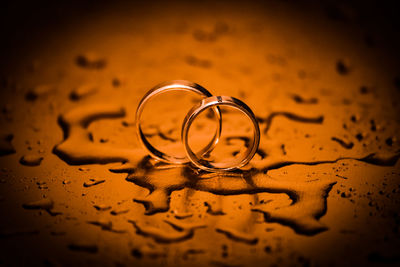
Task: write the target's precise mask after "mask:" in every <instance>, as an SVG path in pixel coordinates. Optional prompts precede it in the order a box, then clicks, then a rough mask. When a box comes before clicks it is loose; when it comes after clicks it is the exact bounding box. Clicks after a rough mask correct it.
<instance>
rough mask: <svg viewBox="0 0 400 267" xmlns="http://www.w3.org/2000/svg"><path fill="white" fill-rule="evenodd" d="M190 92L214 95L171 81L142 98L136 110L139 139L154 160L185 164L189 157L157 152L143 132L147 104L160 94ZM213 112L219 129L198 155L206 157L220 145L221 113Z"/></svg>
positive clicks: (190, 83) (183, 81)
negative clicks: (142, 120)
mask: <svg viewBox="0 0 400 267" xmlns="http://www.w3.org/2000/svg"><path fill="white" fill-rule="evenodd" d="M182 90H183V91H189V92H194V93H196V94H198V95H200V96H202V97H204V98H207V97H210V96H212V94H211V93H210V92H209V91H208V90H207V89H205V88H204V87H202V86H200V85H198V84H196V83H192V82H189V81H185V80H174V81H169V82H165V83H162V84H159V85H157V86H155V87H153V88H152V89H151V90H150V91H148V92H147V93H146V95H145V96H144V97H143V98H142V100H141V101H140V102H139V105H138V108H137V110H136V131H137V134H138V137H139V140H140V142H141V144H142V145H143V146H144V148H145V149H147V150H148V151H149V153H150V155H151V156H152V157H153V158H156V159H158V160H160V161H163V162H168V163H173V164H184V163H188V162H189V159H188V158H187V157H178V156H173V155H167V154H166V153H164V152H161V151H159V150H157V149H156V148H155V147H154V146H153V145H152V144H150V142H149V141H148V140H147V138H146V136H145V134H144V133H143V131H142V128H141V125H140V123H141V115H142V112H143V110H144V107H145V106H146V103H147V102H148V101H149V100H150V99H151V98H152V97H154V96H157V95H159V94H163V93H165V92H169V91H182ZM213 111H214V113H215V117H216V119H217V128H216V131H215V134H214V136H213V138H212V139H211V141H210V143H208V145H207V146H205V147H204V148H203V149H202V150H201V151H199V152H197V154H198V155H201V156H202V155H204V154H206V153H208V152H210V151H212V149H213V148H214V147H215V146H216V144H217V143H218V140H219V137H220V135H221V121H222V119H221V112H220V110H219V108H218V107H215V108H213Z"/></svg>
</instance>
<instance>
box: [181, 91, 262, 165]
mask: <svg viewBox="0 0 400 267" xmlns="http://www.w3.org/2000/svg"><path fill="white" fill-rule="evenodd" d="M217 106H230V107H233V108H235V109H238V110H239V111H241V112H242V113H244V114H245V115H246V116H247V117H249V118H250V120H251V121H252V123H253V126H254V129H253V138H252V140H250V144H249V146H248V148H247V150H246V152H245V154H244V156H243V157H241V158H239V159H237V160H234V161H232V162H229V163H214V164H213V163H211V162H209V161H207V160H204V159H201V158H199V157H198V156H197V155H196V154H195V153H194V152H193V151H192V150H191V148H190V146H189V143H188V135H189V129H190V126H191V125H192V123H193V121H194V120H195V119H196V117H197V116H198V115H199V114H200V113H201V112H203V111H204V110H206V109H208V108H215V107H217ZM182 142H183V145H184V147H185V151H186V155H187V157H188V158H189V159H190V161H191V162H192V163H193V164H194V165H195V166H196V167H198V168H200V169H203V170H207V171H211V172H218V171H228V170H233V169H237V168H240V167H243V166H244V165H246V164H247V163H248V162H249V161H250V160H251V159H252V158H253V156H254V154H255V153H256V152H257V149H258V145H259V143H260V128H259V126H258V122H257V119H256V117H255V116H254V113H253V112H252V111H251V109H250V108H249V107H248V106H247V105H246V104H245V103H243V102H242V101H240V100H239V99H236V98H234V97H229V96H211V97H208V98H206V99H203V100H202V101H201V102H200V103H199V104H197V105H195V106H194V107H193V108H192V109H191V110H190V111H189V112H188V114H187V115H186V117H185V120H184V121H183V125H182Z"/></svg>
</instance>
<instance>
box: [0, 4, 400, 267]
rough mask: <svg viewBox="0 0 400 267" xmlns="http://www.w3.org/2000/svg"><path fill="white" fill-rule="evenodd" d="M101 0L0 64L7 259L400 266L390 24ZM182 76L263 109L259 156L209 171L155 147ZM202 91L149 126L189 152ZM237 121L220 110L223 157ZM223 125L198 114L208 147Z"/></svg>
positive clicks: (1, 206)
mask: <svg viewBox="0 0 400 267" xmlns="http://www.w3.org/2000/svg"><path fill="white" fill-rule="evenodd" d="M296 5H298V6H296ZM105 6H106V5H105ZM100 7H101V8H97V9H93V12H91V13H90V15H89V13H85V14H87V15H86V16H78V15H79V14H81V13H77V14H76V16H74V19H73V20H72V17H71V20H69V23H65V24H62V25H57V26H56V27H55V28H57V31H43V34H42V35H43V36H45V37H43V39H40V40H36V39H35V43H34V44H33V43H32V46H31V47H30V49H28V50H26V49H23V48H24V47H25V46H26V45H24V46H22V45H21V47H20V48H18V47H17V48H15V50H10V51H18V50H20V51H25V52H24V53H22V52H21V53H20V54H19V55H18V56H17V55H15V54H12V53H10V54H9V55H8V56H7V59H8V58H10V60H9V62H8V61H7V63H8V65H7V66H6V65H3V66H2V73H1V74H2V76H1V78H2V81H3V82H2V90H1V94H2V98H1V101H0V103H1V110H2V113H1V116H0V120H1V135H0V166H1V169H0V175H1V177H0V210H1V212H2V214H3V215H2V220H1V222H0V244H1V253H0V264H5V265H22V264H25V265H26V264H32V265H56V266H57V265H61V266H64V265H66V266H69V265H83V266H86V265H104V266H125V265H126V266H129V265H135V266H145V265H151V266H161V265H164V266H188V265H191V266H254V265H257V266H258V265H265V266H276V265H278V266H292V265H304V266H309V265H312V266H327V265H329V266H336V265H342V264H344V265H349V264H362V265H369V264H371V265H372V264H382V263H393V264H396V263H398V262H399V260H400V259H399V257H398V255H397V254H396V253H397V249H396V248H398V245H399V224H400V221H399V217H398V205H399V192H400V183H399V175H400V169H399V164H400V163H399V158H400V142H399V135H398V133H399V128H400V127H399V125H400V124H399V119H398V114H399V108H400V107H399V102H398V101H399V100H398V99H400V98H399V87H400V86H399V83H398V81H397V80H398V78H396V77H398V76H397V75H398V73H397V72H396V70H397V69H398V68H395V67H392V66H395V64H398V63H397V61H396V57H395V55H394V54H393V53H392V50H390V49H389V48H386V45H387V44H388V43H387V42H386V41H383V40H386V39H385V38H389V37H390V35H389V37H388V36H387V35H386V34H387V33H382V32H379V31H375V30H374V28H373V27H369V25H368V24H366V25H364V26H363V27H364V28H362V29H360V28H359V27H358V26H359V24H358V23H359V20H358V19H359V16H361V15H360V14H361V13H362V10H358V9H354V8H352V6H351V5H350V6H346V5H345V4H343V5H338V6H336V8H331V7H330V8H327V7H325V6H321V5H319V4H311V3H306V4H305V3H303V4H293V3H286V2H282V3H280V2H268V3H266V4H260V3H254V4H248V5H240V4H238V3H232V4H230V5H227V4H226V3H225V4H212V3H208V4H207V5H206V6H200V5H195V4H193V5H189V4H182V3H180V4H171V5H165V4H164V5H162V4H160V5H157V6H152V7H150V6H137V5H134V4H126V3H125V4H122V3H121V4H116V5H114V6H111V5H110V6H107V8H105V7H103V5H101V6H100ZM188 10H195V11H196V12H189V11H188ZM327 10H328V11H329V12H327ZM338 10H339V11H340V12H339V11H338ZM166 11H168V12H166ZM244 11H246V12H244ZM357 12H360V14H359V13H357ZM310 14H313V15H312V16H311V15H310ZM338 14H339V15H340V16H339V15H338ZM343 16H344V17H345V18H346V19H343ZM316 22H317V23H316ZM371 36H374V38H372V37H371ZM364 37H365V38H364ZM366 37H368V38H366ZM371 38H372V39H371ZM371 40H375V43H374V42H372V41H371ZM376 43H378V44H376ZM382 62H383V63H382ZM171 79H187V80H191V81H193V82H197V83H199V84H201V85H203V86H204V87H206V88H207V89H209V90H210V91H211V92H212V93H214V94H215V95H231V96H234V97H238V98H240V99H242V100H243V101H244V102H245V103H246V104H248V105H249V106H250V107H251V109H252V110H253V111H254V113H255V115H256V117H257V119H258V121H259V124H260V130H261V140H260V147H259V149H258V151H257V153H256V155H255V157H254V158H253V159H252V161H251V162H250V163H249V164H248V165H246V166H245V167H243V168H242V169H240V170H237V171H232V172H225V173H208V172H205V171H201V170H199V169H197V168H195V167H193V166H191V165H171V164H166V163H161V162H157V161H155V160H154V159H152V158H150V157H149V156H148V154H147V152H146V151H145V150H144V149H143V148H142V147H141V146H140V144H139V142H138V140H137V137H136V130H135V125H134V116H135V110H136V107H137V104H138V102H139V101H140V99H141V97H142V96H143V95H144V94H145V93H146V92H147V91H148V90H149V89H150V88H152V87H153V86H154V85H155V84H158V83H160V82H163V81H166V80H171ZM189 101H192V100H190V99H189V100H188V98H184V97H182V98H180V97H179V96H178V95H176V96H175V95H174V97H173V98H172V99H170V100H169V101H164V102H158V103H157V107H156V108H154V110H157V112H153V113H152V112H149V113H148V114H147V116H148V118H149V119H152V120H151V121H152V123H151V124H149V125H147V126H146V127H147V128H146V129H145V130H146V131H145V132H146V133H147V135H148V137H149V138H152V140H153V141H155V142H158V143H159V144H162V145H164V146H165V147H167V148H168V149H169V150H170V151H174V149H177V150H178V149H180V144H179V138H177V137H179V135H180V129H181V126H182V125H181V120H180V119H177V118H181V117H184V116H185V114H186V112H187V110H185V107H186V106H185V105H186V104H187V103H188V102H189ZM184 104H185V105H184ZM192 104H193V103H189V106H190V105H192ZM159 115H162V116H161V117H162V119H161V118H158V116H159ZM153 116H154V117H153ZM236 116H237V114H234V113H229V112H227V113H224V114H223V118H224V123H225V124H226V126H223V127H226V128H227V129H228V133H229V134H227V135H226V136H224V137H223V139H221V141H220V143H221V145H223V147H224V149H221V150H218V151H216V154H215V155H213V157H216V158H224V157H228V156H229V157H231V156H235V155H237V154H238V153H239V152H240V151H241V149H244V148H245V147H246V146H247V145H248V142H249V131H250V129H247V128H246V127H241V123H239V121H240V120H239V119H238V118H237V117H236ZM153 119H154V122H156V123H158V124H157V126H154V125H153ZM209 125H212V126H213V127H215V118H214V119H213V118H208V117H206V116H205V117H204V118H202V119H201V120H199V122H198V123H197V125H196V127H195V128H196V129H197V132H196V142H199V143H205V144H207V143H208V142H209V140H210V134H209V132H210V131H207V130H209V129H207V127H209ZM213 129H214V128H213ZM211 132H213V130H211Z"/></svg>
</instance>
